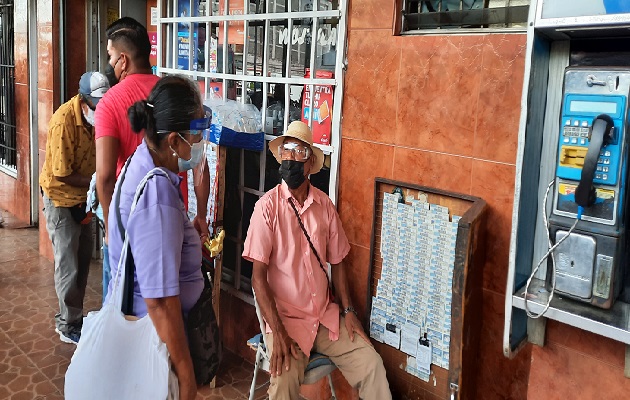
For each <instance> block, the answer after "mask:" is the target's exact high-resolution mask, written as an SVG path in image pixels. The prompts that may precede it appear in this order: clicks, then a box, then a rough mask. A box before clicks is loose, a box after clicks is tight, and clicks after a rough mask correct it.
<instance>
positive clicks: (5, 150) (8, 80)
mask: <svg viewBox="0 0 630 400" xmlns="http://www.w3.org/2000/svg"><path fill="white" fill-rule="evenodd" d="M14 100H15V63H14V59H13V1H9V0H0V168H3V169H6V170H8V171H9V172H16V171H17V154H16V150H15V141H16V137H15V136H16V132H15V101H14Z"/></svg>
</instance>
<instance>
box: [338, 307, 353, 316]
mask: <svg viewBox="0 0 630 400" xmlns="http://www.w3.org/2000/svg"><path fill="white" fill-rule="evenodd" d="M348 313H353V314H354V315H357V310H355V309H354V307H352V306H350V307H346V308H345V309H344V310H343V311H342V312H341V315H343V316H344V317H345V316H346V315H348Z"/></svg>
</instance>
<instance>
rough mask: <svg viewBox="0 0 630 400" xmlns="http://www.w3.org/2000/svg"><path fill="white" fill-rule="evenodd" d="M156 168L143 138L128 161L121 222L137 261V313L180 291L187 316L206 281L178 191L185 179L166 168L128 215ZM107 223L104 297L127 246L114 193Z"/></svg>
mask: <svg viewBox="0 0 630 400" xmlns="http://www.w3.org/2000/svg"><path fill="white" fill-rule="evenodd" d="M153 168H155V164H154V163H153V159H152V158H151V155H150V154H149V149H148V148H147V144H146V142H145V141H144V140H143V141H142V143H141V144H140V145H139V146H138V149H137V150H136V152H135V154H134V155H133V156H132V159H131V161H130V163H129V166H128V168H127V172H126V174H125V177H124V179H125V180H124V182H123V184H122V189H121V190H122V191H121V195H120V216H121V220H122V225H123V227H124V228H125V229H126V230H127V231H128V232H129V242H130V244H131V252H132V253H133V258H134V262H135V265H136V269H135V284H134V300H133V311H134V314H135V315H136V316H138V317H143V316H144V315H146V314H147V306H146V303H145V302H144V298H147V299H158V298H162V297H170V296H178V295H179V296H180V301H181V303H182V311H183V312H184V314H185V315H186V314H188V311H190V309H191V308H192V307H193V306H194V305H195V303H196V302H197V300H198V299H199V296H200V295H201V291H202V290H203V286H204V282H203V275H202V274H201V269H200V266H201V242H200V240H199V234H198V233H197V231H196V230H195V228H194V227H193V225H192V223H191V222H190V219H189V218H188V216H187V214H186V210H185V208H184V202H183V199H182V195H181V192H180V189H179V184H180V182H181V178H180V177H179V176H177V174H175V173H173V172H171V171H168V170H166V169H164V171H166V173H167V174H168V176H169V177H170V180H169V179H167V178H166V177H164V176H159V175H158V176H154V177H153V178H151V179H149V180H148V181H147V184H146V187H145V189H144V192H143V193H142V195H141V196H140V199H139V200H138V205H137V206H136V209H135V210H134V212H133V215H132V216H131V218H129V212H130V210H131V204H132V203H133V197H134V195H135V193H136V187H137V186H138V184H139V183H140V181H141V180H142V179H143V178H144V177H145V175H146V174H147V172H149V171H150V170H152V169H153ZM120 177H122V174H121V175H120ZM120 177H119V180H120ZM171 181H172V183H171ZM108 227H109V233H108V237H109V243H108V244H109V262H110V265H111V269H112V280H111V281H110V283H109V289H108V292H107V299H106V301H109V297H110V295H111V293H112V290H113V287H114V284H115V277H116V274H117V272H118V260H119V259H120V254H121V250H122V244H123V241H122V238H121V235H120V230H119V229H118V221H117V218H116V191H114V196H113V197H112V202H111V205H110V210H109V225H108ZM121 290H122V289H121Z"/></svg>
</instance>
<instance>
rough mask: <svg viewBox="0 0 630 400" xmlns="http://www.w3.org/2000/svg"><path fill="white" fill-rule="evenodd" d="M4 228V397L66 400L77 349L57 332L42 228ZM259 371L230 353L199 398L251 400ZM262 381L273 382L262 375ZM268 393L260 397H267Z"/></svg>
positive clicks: (90, 303) (8, 221)
mask: <svg viewBox="0 0 630 400" xmlns="http://www.w3.org/2000/svg"><path fill="white" fill-rule="evenodd" d="M2 215H3V217H4V220H5V221H4V224H3V226H2V227H0V399H11V400H17V399H19V400H22V399H24V400H33V399H38V400H39V399H48V400H53V399H54V400H63V386H64V375H65V372H66V369H67V368H68V364H69V362H70V358H71V357H72V353H73V352H74V349H75V346H74V345H70V344H66V343H62V342H61V341H60V340H59V335H58V334H56V333H55V325H54V319H53V318H54V315H55V312H56V310H57V309H58V302H57V296H56V294H55V288H54V284H53V264H52V262H50V261H48V260H47V259H45V258H43V257H40V256H39V250H38V232H37V228H30V227H28V226H25V225H24V224H23V223H20V222H19V221H17V220H16V219H15V218H13V216H11V215H9V214H7V213H6V212H3V214H2ZM101 277H102V272H101V264H100V263H96V262H94V263H92V266H91V269H90V276H89V279H88V287H87V290H86V298H85V309H84V313H87V312H88V311H91V310H98V309H99V308H100V305H101V290H102V289H101ZM253 370H254V367H253V365H252V364H250V363H248V362H246V361H243V360H242V359H240V358H238V357H237V356H235V355H234V354H232V353H230V352H228V351H225V352H224V362H223V364H222V368H221V372H220V373H219V376H218V378H217V388H216V389H210V388H208V387H204V388H201V389H200V390H199V393H198V395H197V399H216V400H218V399H247V397H248V393H249V385H250V384H251V377H252V372H253ZM259 379H260V383H263V382H264V381H265V379H268V377H267V376H265V374H259ZM265 390H266V388H265V389H260V390H258V391H257V399H261V398H265V393H264V392H265Z"/></svg>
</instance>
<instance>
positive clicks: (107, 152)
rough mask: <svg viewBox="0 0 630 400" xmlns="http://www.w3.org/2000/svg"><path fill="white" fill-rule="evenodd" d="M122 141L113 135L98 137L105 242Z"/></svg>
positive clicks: (97, 176) (98, 181)
mask: <svg viewBox="0 0 630 400" xmlns="http://www.w3.org/2000/svg"><path fill="white" fill-rule="evenodd" d="M119 143H120V142H119V141H118V139H116V138H115V137H112V136H103V137H100V138H98V139H96V193H98V199H99V201H100V202H101V205H102V207H103V222H104V223H105V242H107V232H108V230H107V222H108V219H107V218H108V216H109V205H110V203H111V202H112V196H113V195H114V187H115V186H116V164H117V161H118V148H119V145H120V144H119Z"/></svg>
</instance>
